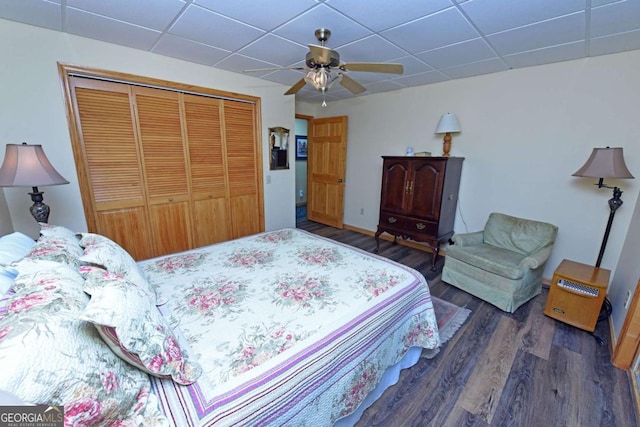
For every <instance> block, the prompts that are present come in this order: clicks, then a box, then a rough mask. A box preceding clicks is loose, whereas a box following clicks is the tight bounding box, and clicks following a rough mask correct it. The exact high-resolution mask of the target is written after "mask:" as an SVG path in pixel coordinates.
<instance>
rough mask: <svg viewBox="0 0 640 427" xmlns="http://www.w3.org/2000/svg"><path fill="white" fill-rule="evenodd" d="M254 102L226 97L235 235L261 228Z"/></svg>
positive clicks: (232, 215)
mask: <svg viewBox="0 0 640 427" xmlns="http://www.w3.org/2000/svg"><path fill="white" fill-rule="evenodd" d="M254 109H255V105H254V104H250V103H246V102H238V101H228V100H225V101H224V132H223V134H224V135H225V146H226V151H227V174H228V177H229V192H230V200H229V202H230V208H231V217H232V218H233V221H232V222H233V225H232V227H233V228H232V234H233V235H232V237H233V238H238V237H242V236H247V235H250V234H254V233H258V232H260V231H261V224H263V223H264V222H263V221H264V220H263V218H262V217H261V215H262V212H263V209H262V205H263V202H262V200H261V192H260V191H259V181H258V173H259V171H261V169H259V168H260V165H258V164H257V160H256V159H258V158H259V157H258V155H257V153H256V150H257V145H256V143H255V141H256V135H255V132H256V130H255V129H256V124H255V111H254Z"/></svg>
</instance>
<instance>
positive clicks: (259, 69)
mask: <svg viewBox="0 0 640 427" xmlns="http://www.w3.org/2000/svg"><path fill="white" fill-rule="evenodd" d="M278 70H308V68H307V67H273V68H253V69H251V70H242V72H243V73H251V72H254V71H278Z"/></svg>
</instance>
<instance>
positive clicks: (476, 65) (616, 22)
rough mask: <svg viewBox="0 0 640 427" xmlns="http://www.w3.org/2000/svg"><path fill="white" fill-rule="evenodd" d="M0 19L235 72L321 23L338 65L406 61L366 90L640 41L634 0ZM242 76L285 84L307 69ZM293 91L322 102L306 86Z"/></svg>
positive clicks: (152, 1) (326, 2)
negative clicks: (398, 72)
mask: <svg viewBox="0 0 640 427" xmlns="http://www.w3.org/2000/svg"><path fill="white" fill-rule="evenodd" d="M1 18H3V19H8V20H13V21H17V22H22V23H25V24H29V25H36V26H39V27H44V28H49V29H53V30H56V31H65V32H68V33H71V34H77V35H80V36H83V37H89V38H94V39H97V40H102V41H106V42H110V43H115V44H119V45H123V46H129V47H133V48H136V49H140V50H143V51H151V52H154V53H158V54H161V55H166V56H170V57H174V58H179V59H182V60H186V61H191V62H194V63H198V64H204V65H207V66H211V67H216V68H221V69H224V70H228V71H232V72H236V73H241V74H243V75H247V74H246V73H244V70H246V69H253V68H270V67H288V66H291V65H295V66H304V64H305V63H304V59H305V55H306V53H307V51H308V46H307V45H309V44H319V42H318V41H317V39H316V37H315V36H314V31H315V30H316V29H317V28H320V27H325V28H329V29H330V30H331V32H332V34H331V37H330V38H329V40H328V41H327V42H326V46H327V47H329V48H331V49H334V50H336V51H337V52H338V53H339V54H340V59H341V60H342V62H346V63H349V62H394V63H401V64H402V65H403V66H404V74H402V75H394V74H380V73H363V72H357V73H356V72H349V74H348V75H349V77H351V78H353V79H356V80H357V81H359V82H360V83H362V84H363V85H364V86H365V87H366V88H367V91H366V92H364V94H363V95H366V94H369V93H377V92H378V91H384V90H391V88H397V87H400V88H402V87H411V86H417V85H424V84H431V83H436V82H439V81H443V80H449V79H455V78H462V77H469V76H472V75H479V74H485V73H488V72H499V71H503V70H505V69H508V68H509V67H512V68H519V67H528V66H534V65H540V64H547V63H553V62H558V61H565V60H570V59H578V58H585V57H589V56H595V55H603V54H608V53H616V52H623V51H628V50H635V49H640V0H590V1H586V0H517V1H516V0H468V1H464V0H395V1H388V0H384V1H382V0H278V1H255V0H234V1H221V0H135V1H134V0H108V1H107V0H65V1H61V0H5V1H0V19H1ZM250 75H251V76H254V77H257V78H259V79H264V80H265V84H268V85H272V84H276V83H282V84H283V85H285V86H290V85H292V84H294V83H295V82H297V81H299V80H300V79H301V78H302V76H303V75H304V73H302V72H298V71H291V70H286V71H271V70H270V71H261V72H254V73H251V74H250ZM284 91H286V87H284V88H283V93H284ZM354 96H356V95H353V94H351V93H350V92H349V91H347V90H345V89H344V88H342V87H337V88H331V89H330V92H329V93H327V94H326V97H327V100H336V99H344V98H351V97H354ZM358 96H361V95H358ZM295 97H296V99H297V100H300V101H308V102H318V101H319V100H321V99H322V95H321V94H320V93H319V92H318V91H316V90H315V89H310V88H309V86H308V85H307V86H305V87H303V89H302V90H301V91H300V92H299V93H297V94H296V95H295Z"/></svg>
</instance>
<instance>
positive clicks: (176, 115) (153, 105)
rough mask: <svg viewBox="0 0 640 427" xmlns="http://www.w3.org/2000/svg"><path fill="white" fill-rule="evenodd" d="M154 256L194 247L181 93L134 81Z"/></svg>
mask: <svg viewBox="0 0 640 427" xmlns="http://www.w3.org/2000/svg"><path fill="white" fill-rule="evenodd" d="M132 91H133V94H134V97H135V109H136V115H137V122H138V127H137V129H138V135H139V140H140V150H141V153H142V163H143V170H144V175H145V182H146V190H147V203H148V206H149V216H150V219H151V221H150V225H151V229H152V236H153V242H154V248H155V256H161V255H165V254H169V253H174V252H181V251H185V250H187V249H191V248H192V247H193V240H192V237H191V210H190V186H189V178H188V176H187V167H188V165H187V152H186V147H185V144H184V143H183V141H184V138H183V133H182V120H181V117H182V114H181V108H180V94H178V93H176V92H171V91H165V90H159V89H150V88H140V87H134V88H133V89H132Z"/></svg>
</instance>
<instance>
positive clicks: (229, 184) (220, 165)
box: [68, 76, 264, 260]
mask: <svg viewBox="0 0 640 427" xmlns="http://www.w3.org/2000/svg"><path fill="white" fill-rule="evenodd" d="M68 84H69V93H70V94H71V98H72V99H71V101H72V104H71V107H72V112H73V115H74V120H73V121H72V132H73V130H74V129H76V130H77V134H76V135H75V138H72V141H73V145H74V156H75V158H76V165H77V169H78V174H79V178H80V179H79V180H80V183H81V192H82V195H83V201H84V204H85V206H84V207H85V214H86V216H87V223H88V226H89V230H90V231H93V232H97V233H100V234H103V235H106V236H108V237H110V238H111V239H113V240H115V241H116V242H118V243H119V244H120V245H121V246H123V247H124V248H125V249H126V250H127V251H129V252H130V253H131V254H132V255H133V256H134V258H136V259H138V260H139V259H146V258H151V257H154V256H160V255H164V254H168V253H174V252H179V251H183V250H187V249H191V248H194V247H199V246H204V245H207V244H211V243H216V242H221V241H225V240H229V239H231V238H235V237H241V236H244V235H249V234H254V233H257V232H260V231H263V230H264V216H263V213H262V209H263V203H262V192H261V163H260V161H259V159H260V149H259V146H258V144H257V132H256V110H255V108H256V105H255V104H254V103H250V102H243V101H234V100H227V99H220V98H214V97H208V96H200V95H196V94H186V93H182V92H178V91H174V90H163V89H158V88H151V87H140V86H136V85H130V84H126V83H117V82H112V81H101V80H95V79H91V78H84V77H75V76H70V77H69V79H68Z"/></svg>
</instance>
